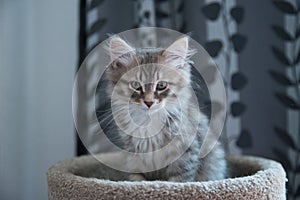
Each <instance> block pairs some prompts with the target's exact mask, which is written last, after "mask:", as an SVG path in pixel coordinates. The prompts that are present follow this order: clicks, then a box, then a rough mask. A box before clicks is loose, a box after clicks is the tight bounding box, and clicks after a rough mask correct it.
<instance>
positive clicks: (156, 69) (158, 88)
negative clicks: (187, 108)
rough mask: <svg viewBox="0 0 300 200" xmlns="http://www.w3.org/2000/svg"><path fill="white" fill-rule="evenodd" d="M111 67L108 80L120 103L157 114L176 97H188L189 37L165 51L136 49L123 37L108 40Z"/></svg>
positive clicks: (175, 100)
mask: <svg viewBox="0 0 300 200" xmlns="http://www.w3.org/2000/svg"><path fill="white" fill-rule="evenodd" d="M108 51H109V54H110V58H111V64H110V65H109V66H108V69H107V78H108V80H109V81H110V83H111V86H112V88H113V91H114V93H115V95H116V96H117V98H118V101H122V100H123V101H125V102H126V103H129V104H130V105H135V106H137V107H138V108H140V109H141V110H145V111H155V110H159V109H161V108H163V107H164V106H165V105H166V104H174V103H175V102H178V101H177V98H188V96H189V95H190V94H188V93H187V88H188V87H189V84H190V62H191V61H190V59H189V58H190V57H191V55H192V54H193V53H194V51H192V50H190V49H189V39H188V37H182V38H179V39H178V40H176V41H175V42H174V43H172V44H171V45H170V46H169V47H168V48H166V49H159V48H135V47H133V46H131V45H129V44H128V43H127V42H125V41H124V40H123V39H121V38H120V37H117V36H114V37H112V38H111V40H110V41H109V45H108Z"/></svg>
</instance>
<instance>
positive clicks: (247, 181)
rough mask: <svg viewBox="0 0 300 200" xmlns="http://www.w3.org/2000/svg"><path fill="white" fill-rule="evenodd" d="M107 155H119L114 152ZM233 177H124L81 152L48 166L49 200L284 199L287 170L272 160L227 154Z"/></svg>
mask: <svg viewBox="0 0 300 200" xmlns="http://www.w3.org/2000/svg"><path fill="white" fill-rule="evenodd" d="M105 158H107V159H110V160H111V159H115V160H116V161H118V160H120V159H124V158H122V157H121V156H120V155H119V154H118V153H107V154H105ZM228 165H229V171H230V172H231V173H232V178H228V179H224V180H220V181H208V182H187V183H174V182H166V181H142V182H129V181H126V177H127V175H128V174H127V173H124V172H120V171H117V170H114V169H111V168H109V167H107V166H105V165H103V164H101V163H100V162H99V161H98V160H97V159H95V158H94V157H93V156H81V157H78V158H74V159H71V160H66V161H62V162H60V163H58V164H56V165H54V166H52V167H51V168H50V169H49V171H48V173H47V178H48V193H49V200H64V199H74V200H75V199H84V200H94V199H118V200H119V199H130V200H133V199H139V200H140V199H166V200H167V199H207V200H208V199H209V200H211V199H232V200H236V199H260V200H263V199H268V200H270V199H271V200H275V199H278V200H283V199H285V198H286V197H285V182H286V174H285V171H284V170H283V168H282V166H281V165H280V164H279V163H277V162H275V161H272V160H268V159H263V158H258V157H249V156H240V157H228Z"/></svg>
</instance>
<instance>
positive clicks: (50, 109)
mask: <svg viewBox="0 0 300 200" xmlns="http://www.w3.org/2000/svg"><path fill="white" fill-rule="evenodd" d="M299 14H300V6H299V2H298V1H297V0H264V1H260V0H252V1H234V0H205V1H197V0H123V1H118V0H81V1H79V0H77V1H76V0H64V1H60V0H0V199H4V200H6V199H9V200H11V199H22V200H23V199H24V200H27V199H28V200H29V199H47V181H46V172H47V170H48V168H49V167H50V166H51V165H53V164H54V163H56V162H58V161H60V160H63V159H67V158H71V157H74V156H78V155H83V154H86V153H87V151H86V149H85V147H84V146H83V145H82V143H81V142H80V140H79V139H78V136H77V135H76V131H75V128H74V124H73V117H72V89H73V81H74V77H75V75H76V71H77V70H78V68H79V66H80V63H81V62H82V61H83V59H84V58H85V56H86V55H87V54H88V53H89V52H90V51H91V50H92V49H93V47H95V46H96V45H97V44H99V43H100V42H102V41H103V40H105V39H107V37H108V36H107V34H108V33H109V34H111V33H119V32H122V31H126V30H129V29H132V28H137V27H144V26H157V27H165V28H170V29H173V30H177V31H180V32H182V33H189V35H191V37H192V38H193V39H195V40H196V41H197V42H199V43H200V44H201V45H203V46H204V47H205V49H206V50H207V51H208V53H209V54H210V55H211V56H212V57H213V59H214V60H215V62H216V63H217V65H218V67H219V68H220V71H221V72H222V74H223V77H224V82H225V84H226V92H227V96H228V108H229V110H228V117H227V121H226V125H225V128H224V132H223V137H224V139H225V147H226V150H227V151H228V152H229V153H230V154H250V155H256V156H262V157H266V158H271V159H274V160H278V161H279V162H281V163H282V164H283V166H284V167H285V169H286V171H287V172H288V178H289V182H288V184H287V187H288V198H289V199H300V187H299V182H300V179H299V176H298V174H299V173H300V160H299V152H300V84H299V83H300V67H299V62H300V49H299V47H300V44H299V38H300V23H299ZM86 137H90V136H89V134H88V133H87V135H86ZM90 145H96V144H94V143H92V142H91V144H90Z"/></svg>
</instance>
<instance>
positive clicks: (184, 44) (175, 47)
mask: <svg viewBox="0 0 300 200" xmlns="http://www.w3.org/2000/svg"><path fill="white" fill-rule="evenodd" d="M188 54H189V39H188V37H182V38H179V39H178V40H176V41H175V42H174V43H173V44H171V45H170V46H169V47H168V48H167V49H166V50H165V51H164V52H163V56H164V57H165V58H166V59H167V61H175V60H185V59H186V58H187V56H188Z"/></svg>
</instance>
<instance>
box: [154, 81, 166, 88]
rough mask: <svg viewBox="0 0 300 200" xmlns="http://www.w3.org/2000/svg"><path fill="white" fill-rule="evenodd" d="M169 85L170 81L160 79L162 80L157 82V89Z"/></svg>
mask: <svg viewBox="0 0 300 200" xmlns="http://www.w3.org/2000/svg"><path fill="white" fill-rule="evenodd" d="M167 86H168V83H167V82H165V81H160V82H158V83H157V85H156V89H157V90H164V89H166V88H167Z"/></svg>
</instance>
